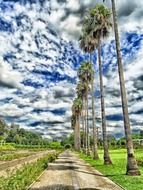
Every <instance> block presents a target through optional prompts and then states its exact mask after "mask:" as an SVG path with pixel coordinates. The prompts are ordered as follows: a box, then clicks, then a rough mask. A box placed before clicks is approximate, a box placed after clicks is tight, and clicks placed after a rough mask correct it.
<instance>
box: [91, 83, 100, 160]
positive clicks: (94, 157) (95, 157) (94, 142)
mask: <svg viewBox="0 0 143 190" xmlns="http://www.w3.org/2000/svg"><path fill="white" fill-rule="evenodd" d="M92 122H93V123H92V125H93V159H94V160H98V159H99V156H98V151H97V150H98V146H97V132H96V119H95V105H94V80H93V81H92Z"/></svg>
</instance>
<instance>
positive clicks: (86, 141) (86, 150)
mask: <svg viewBox="0 0 143 190" xmlns="http://www.w3.org/2000/svg"><path fill="white" fill-rule="evenodd" d="M85 111H86V121H85V123H86V126H85V153H86V154H87V152H88V116H87V115H88V96H87V94H86V109H85Z"/></svg>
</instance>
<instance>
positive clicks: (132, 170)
mask: <svg viewBox="0 0 143 190" xmlns="http://www.w3.org/2000/svg"><path fill="white" fill-rule="evenodd" d="M104 1H105V0H104ZM111 3H112V13H113V26H114V32H115V41H116V52H117V63H118V72H119V81H120V91H121V100H122V110H123V117H124V129H125V137H126V147H127V171H126V174H128V175H140V171H139V169H138V165H137V162H136V159H135V156H134V149H133V141H132V136H131V129H130V119H129V113H128V102H127V96H126V88H125V81H124V72H123V64H122V55H121V48H120V39H119V32H118V23H117V13H116V6H115V1H114V0H111Z"/></svg>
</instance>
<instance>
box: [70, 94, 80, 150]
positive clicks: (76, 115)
mask: <svg viewBox="0 0 143 190" xmlns="http://www.w3.org/2000/svg"><path fill="white" fill-rule="evenodd" d="M81 110H82V100H81V99H80V98H79V97H78V98H76V99H74V101H73V106H72V113H73V117H72V118H73V122H74V142H75V150H77V151H80V114H81Z"/></svg>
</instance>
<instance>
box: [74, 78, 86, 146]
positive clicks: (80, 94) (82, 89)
mask: <svg viewBox="0 0 143 190" xmlns="http://www.w3.org/2000/svg"><path fill="white" fill-rule="evenodd" d="M85 92H86V90H85V86H84V83H82V81H79V82H78V84H77V87H76V93H77V97H79V98H81V100H82V111H81V119H82V139H81V140H82V148H83V149H84V148H85V128H86V126H85V125H86V123H85V117H84V109H85V106H84V104H85V95H86V94H85Z"/></svg>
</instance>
